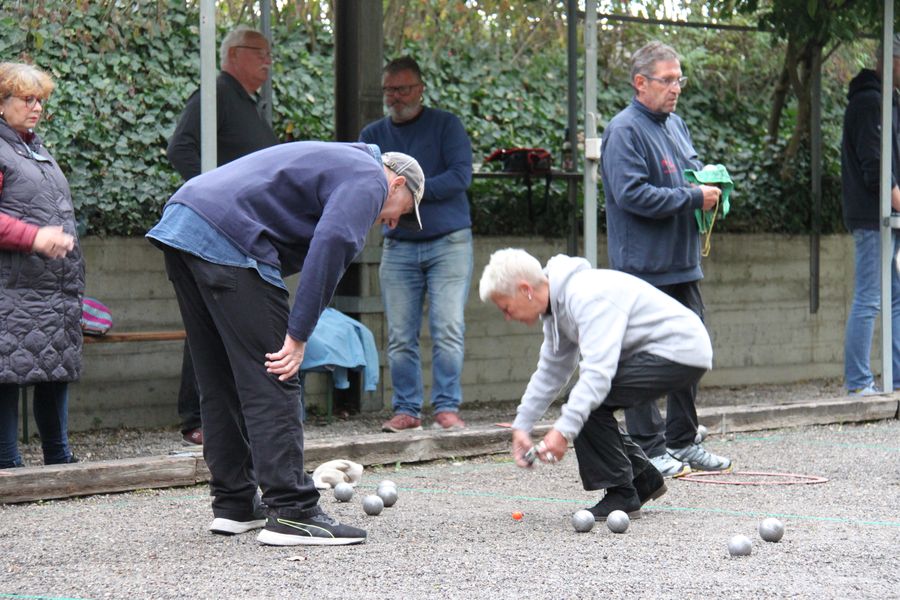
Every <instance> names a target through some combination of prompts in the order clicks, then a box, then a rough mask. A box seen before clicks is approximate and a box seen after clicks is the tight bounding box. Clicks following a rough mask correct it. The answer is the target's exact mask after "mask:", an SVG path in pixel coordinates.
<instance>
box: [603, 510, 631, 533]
mask: <svg viewBox="0 0 900 600" xmlns="http://www.w3.org/2000/svg"><path fill="white" fill-rule="evenodd" d="M630 524H631V519H629V518H628V515H627V514H626V513H625V512H624V511H621V510H614V511H612V512H611V513H609V516H608V517H606V526H607V527H608V528H609V530H610V531H612V532H613V533H625V532H626V531H627V530H628V526H629V525H630Z"/></svg>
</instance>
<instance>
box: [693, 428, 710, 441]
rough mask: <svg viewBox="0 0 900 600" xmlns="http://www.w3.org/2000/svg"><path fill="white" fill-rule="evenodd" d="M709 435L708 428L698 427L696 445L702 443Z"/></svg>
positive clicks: (695, 437) (695, 438)
mask: <svg viewBox="0 0 900 600" xmlns="http://www.w3.org/2000/svg"><path fill="white" fill-rule="evenodd" d="M707 435H709V430H708V429H707V428H706V425H697V435H696V436H694V443H695V444H699V443H701V442H702V441H703V440H705V439H706V436H707Z"/></svg>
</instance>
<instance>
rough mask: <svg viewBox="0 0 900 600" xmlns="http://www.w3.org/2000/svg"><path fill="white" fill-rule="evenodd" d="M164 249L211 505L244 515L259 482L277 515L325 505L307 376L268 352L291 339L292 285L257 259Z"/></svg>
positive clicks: (298, 514)
mask: <svg viewBox="0 0 900 600" xmlns="http://www.w3.org/2000/svg"><path fill="white" fill-rule="evenodd" d="M164 252H165V258H166V272H167V274H168V276H169V279H170V280H171V281H172V284H173V285H174V287H175V295H176V296H177V298H178V306H179V308H180V309H181V316H182V319H183V321H184V327H185V330H186V332H187V338H188V345H189V346H190V352H191V358H192V359H193V363H194V371H195V372H196V375H197V384H198V386H199V388H200V398H201V399H200V413H201V416H202V419H203V457H204V458H205V459H206V464H207V466H209V471H210V473H211V475H212V477H211V479H210V484H209V486H210V495H211V496H213V502H212V508H213V514H214V515H215V516H216V517H222V518H226V519H234V520H245V519H247V518H248V517H249V516H250V515H251V514H252V511H253V509H254V507H255V506H254V505H255V503H256V502H257V500H256V489H257V484H258V485H259V487H260V488H261V489H262V500H263V502H265V504H266V505H267V506H268V512H269V514H270V515H276V516H281V517H287V518H295V519H300V518H305V517H308V516H311V515H313V514H317V513H319V512H321V509H319V507H318V502H319V493H318V491H316V488H315V485H314V484H313V481H312V479H311V478H310V477H309V476H308V475H307V474H306V472H305V471H304V469H303V425H302V424H301V422H300V415H299V410H300V384H299V382H298V380H297V377H293V378H291V379H290V380H288V381H284V382H282V381H279V380H278V377H276V376H274V375H270V374H269V373H267V372H266V367H265V365H264V362H265V360H266V358H265V355H266V353H268V352H275V351H277V350H279V349H280V348H281V347H282V346H283V344H284V336H285V332H286V331H287V319H288V312H289V307H288V293H287V292H286V291H285V290H282V289H280V288H278V287H275V286H273V285H271V284H269V283H266V282H265V281H264V280H263V279H262V278H261V277H260V276H259V273H257V272H256V271H255V270H254V269H245V268H237V267H228V266H223V265H216V264H213V263H210V262H207V261H205V260H202V259H200V258H197V257H195V256H193V255H191V254H188V253H185V252H181V251H178V250H174V249H171V248H166V249H165V250H164Z"/></svg>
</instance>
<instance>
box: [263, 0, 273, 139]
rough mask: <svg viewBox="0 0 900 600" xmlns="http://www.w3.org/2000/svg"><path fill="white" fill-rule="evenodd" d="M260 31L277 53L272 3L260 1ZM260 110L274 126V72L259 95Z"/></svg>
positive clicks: (271, 48)
mask: <svg viewBox="0 0 900 600" xmlns="http://www.w3.org/2000/svg"><path fill="white" fill-rule="evenodd" d="M259 30H260V31H261V32H262V34H263V35H264V36H266V39H267V40H269V49H270V50H271V51H272V52H273V54H274V52H275V46H274V44H273V43H272V1H271V0H260V3H259ZM259 103H260V108H261V109H262V111H261V112H262V116H263V119H265V120H266V123H268V124H269V127H271V126H272V71H271V69H270V70H269V76H268V77H266V82H265V83H264V84H263V86H262V90H260V95H259Z"/></svg>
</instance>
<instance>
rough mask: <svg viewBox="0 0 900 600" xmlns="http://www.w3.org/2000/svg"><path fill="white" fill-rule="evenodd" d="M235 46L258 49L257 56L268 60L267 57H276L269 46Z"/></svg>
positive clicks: (271, 58)
mask: <svg viewBox="0 0 900 600" xmlns="http://www.w3.org/2000/svg"><path fill="white" fill-rule="evenodd" d="M235 48H243V49H245V50H256V56H257V57H258V58H259V59H260V60H266V59H267V58H268V59H269V60H274V58H273V57H272V51H271V50H269V49H268V48H260V47H259V46H235Z"/></svg>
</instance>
